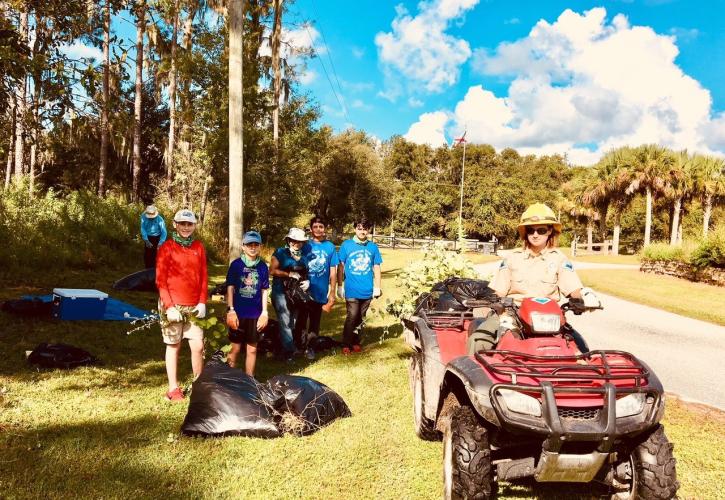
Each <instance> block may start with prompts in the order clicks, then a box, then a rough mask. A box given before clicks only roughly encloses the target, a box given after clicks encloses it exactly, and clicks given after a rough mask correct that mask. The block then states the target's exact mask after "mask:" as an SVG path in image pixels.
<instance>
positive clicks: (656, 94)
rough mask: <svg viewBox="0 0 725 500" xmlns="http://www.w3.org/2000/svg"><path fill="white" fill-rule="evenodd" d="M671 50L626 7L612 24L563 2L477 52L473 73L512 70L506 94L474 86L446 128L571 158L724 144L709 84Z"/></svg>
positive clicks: (724, 122) (665, 38) (671, 44)
mask: <svg viewBox="0 0 725 500" xmlns="http://www.w3.org/2000/svg"><path fill="white" fill-rule="evenodd" d="M677 54H678V49H677V46H676V40H675V38H674V37H673V36H669V35H662V34H658V33H656V32H654V31H653V30H652V29H651V28H649V27H646V26H631V25H630V24H629V21H628V20H627V18H626V17H624V16H622V15H617V16H615V17H614V18H613V19H612V20H611V22H608V21H607V17H606V11H605V9H603V8H595V9H592V10H589V11H587V12H584V13H583V14H578V13H576V12H573V11H571V10H568V9H567V10H565V11H564V12H563V13H562V14H561V15H560V16H559V18H558V19H557V20H556V21H555V22H554V23H548V22H547V21H544V20H541V21H539V22H538V23H537V24H536V25H535V26H534V27H533V29H532V30H531V31H530V33H529V35H528V36H527V37H525V38H522V39H520V40H517V41H514V42H504V43H501V44H500V45H499V46H498V47H497V48H496V49H495V50H493V51H486V50H479V51H477V52H476V55H475V58H474V59H475V60H474V66H475V68H476V69H477V70H478V71H479V72H481V73H483V74H486V75H493V76H510V77H512V81H511V84H510V86H509V88H508V95H507V96H505V97H498V96H496V95H494V94H493V93H492V92H490V91H488V90H485V89H484V88H483V87H482V86H481V85H477V86H473V87H471V88H470V89H469V90H468V92H467V93H466V95H465V97H464V98H463V100H461V101H460V102H459V103H458V104H457V105H456V107H455V111H454V113H453V117H452V119H451V123H452V126H451V129H452V130H460V129H463V128H467V130H468V137H469V138H470V139H471V140H472V141H473V142H482V143H489V144H493V145H494V146H495V147H497V148H504V147H515V148H517V149H520V150H521V151H522V152H540V153H554V152H557V153H565V154H567V155H568V157H569V159H570V161H572V162H575V163H592V162H594V161H596V159H597V158H598V157H599V156H600V155H601V154H602V152H603V151H606V150H608V149H610V148H613V147H618V146H622V145H638V144H642V143H649V142H655V143H659V144H661V145H664V146H668V147H671V148H675V149H680V148H688V149H690V150H694V151H702V152H708V153H712V152H715V151H717V150H719V151H723V150H725V148H724V147H723V146H725V117H724V116H723V115H719V116H718V117H716V118H713V116H712V110H711V103H712V99H711V97H710V92H709V91H708V90H707V89H705V88H703V87H702V85H700V83H699V82H698V81H696V80H695V79H693V78H691V77H690V76H688V75H687V74H685V73H684V72H683V71H682V70H681V68H679V67H678V66H677V64H676V63H675V58H676V57H677ZM424 123H427V124H428V126H429V127H432V128H431V130H430V131H429V132H430V133H435V130H437V129H435V128H434V127H435V126H436V125H437V124H435V123H431V122H430V121H427V122H424V121H423V120H422V117H421V121H419V122H418V123H417V124H415V125H417V126H418V129H417V130H416V136H420V137H425V136H426V132H424V131H422V130H420V127H422V126H423V124H424ZM411 129H412V127H411ZM409 133H410V132H409ZM582 145H587V146H582ZM592 145H593V146H592Z"/></svg>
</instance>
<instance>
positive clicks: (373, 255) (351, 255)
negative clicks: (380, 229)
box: [337, 217, 383, 354]
mask: <svg viewBox="0 0 725 500" xmlns="http://www.w3.org/2000/svg"><path fill="white" fill-rule="evenodd" d="M370 226H371V224H370V223H369V222H368V220H367V219H365V218H364V217H361V218H360V219H359V220H357V221H356V222H354V224H353V227H354V228H355V236H353V238H352V239H350V240H346V241H344V242H343V243H342V245H340V250H339V251H338V253H337V255H338V258H339V260H340V265H339V266H338V270H337V284H338V286H337V295H338V296H339V297H340V298H341V299H345V305H346V306H347V317H346V318H345V326H344V329H343V332H342V342H343V343H344V344H345V347H344V348H343V349H342V352H343V353H344V354H350V352H360V350H361V348H360V329H361V328H362V323H363V318H364V317H365V313H366V312H367V310H368V307H370V302H371V301H372V299H374V298H375V299H376V298H378V297H380V296H381V295H382V294H383V292H382V290H381V288H380V283H381V273H380V264H382V263H383V258H382V256H381V255H380V250H379V249H378V246H377V245H376V244H375V243H373V242H372V241H368V231H370ZM343 281H344V283H345V284H344V286H343Z"/></svg>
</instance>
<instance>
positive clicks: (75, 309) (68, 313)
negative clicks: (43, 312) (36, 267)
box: [53, 288, 108, 320]
mask: <svg viewBox="0 0 725 500" xmlns="http://www.w3.org/2000/svg"><path fill="white" fill-rule="evenodd" d="M107 303H108V294H107V293H103V292H101V291H99V290H89V289H85V288H54V289H53V317H54V318H58V319H71V320H73V319H103V315H104V314H105V313H106V304H107Z"/></svg>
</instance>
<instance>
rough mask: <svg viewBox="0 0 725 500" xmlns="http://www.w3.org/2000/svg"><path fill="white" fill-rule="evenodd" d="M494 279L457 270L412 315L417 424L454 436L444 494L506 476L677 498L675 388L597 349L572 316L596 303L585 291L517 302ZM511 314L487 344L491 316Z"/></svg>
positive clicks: (489, 489) (447, 448) (421, 429)
mask: <svg viewBox="0 0 725 500" xmlns="http://www.w3.org/2000/svg"><path fill="white" fill-rule="evenodd" d="M486 285H487V283H486V282H485V281H479V280H462V279H458V278H451V279H449V280H447V281H445V282H443V283H440V284H438V285H436V287H434V289H433V291H432V292H431V293H429V294H425V295H424V296H422V297H421V298H420V299H419V303H418V306H417V308H416V310H415V313H414V314H413V315H412V316H410V317H408V318H406V319H404V320H403V323H404V326H405V330H404V337H405V341H406V342H407V343H408V344H409V345H410V346H411V347H412V348H413V350H414V351H415V353H414V354H413V356H412V357H411V361H410V384H411V390H412V391H413V415H414V422H415V430H416V433H417V434H418V436H419V437H421V438H422V439H426V440H439V439H441V437H442V438H443V441H444V448H443V450H444V451H443V477H444V497H445V498H446V499H450V498H480V499H485V498H492V497H493V496H495V493H496V489H497V486H496V484H497V481H501V480H512V479H519V478H526V477H533V478H534V480H536V481H538V482H578V483H588V482H596V483H599V484H601V485H603V486H602V487H601V488H602V489H604V488H607V491H608V492H609V493H608V494H609V495H611V498H613V499H635V498H642V499H666V498H673V497H674V496H675V494H676V492H677V488H678V487H679V483H678V482H677V479H676V471H675V459H674V457H673V455H672V444H670V443H669V441H668V440H667V437H666V436H665V433H664V429H663V427H662V425H661V424H660V423H659V422H660V419H661V418H662V415H663V413H664V393H663V389H662V385H661V384H660V381H659V380H658V379H657V377H656V376H655V374H654V373H653V372H652V371H651V370H650V369H649V367H648V366H647V365H646V364H645V363H643V362H642V361H640V360H639V359H637V358H636V357H634V356H633V355H631V354H629V353H626V352H623V351H614V350H599V351H588V349H587V347H586V344H585V343H584V342H583V340H582V339H581V337H579V336H578V334H577V333H576V332H575V331H574V330H573V328H571V326H570V325H568V324H567V323H566V320H565V316H564V313H565V312H566V311H572V312H574V313H575V314H581V313H582V312H584V311H585V310H587V309H586V308H585V307H584V306H583V303H581V301H576V300H574V299H572V300H570V301H569V302H567V303H565V304H564V305H563V306H561V307H560V306H559V304H557V303H556V302H555V301H553V300H550V299H537V298H533V299H524V301H523V303H522V304H521V306H520V307H517V306H515V305H514V304H513V302H512V301H511V300H510V299H498V298H496V297H495V295H493V294H492V292H491V290H490V289H488V288H487V286H486ZM504 312H505V313H506V314H507V315H508V317H512V318H516V319H517V321H514V322H513V326H511V324H509V325H508V326H505V327H504V328H499V329H498V331H496V332H489V335H490V338H491V340H490V341H489V345H486V338H485V335H484V336H483V337H481V335H480V333H481V326H482V324H483V323H488V324H489V325H490V324H496V323H497V322H498V319H497V318H498V316H499V315H501V314H502V313H504ZM492 322H493V323H492ZM500 323H501V324H504V321H501V322H500ZM489 330H491V329H490V328H489ZM477 337H478V340H479V341H482V342H483V343H481V342H472V340H475V339H476V338H477Z"/></svg>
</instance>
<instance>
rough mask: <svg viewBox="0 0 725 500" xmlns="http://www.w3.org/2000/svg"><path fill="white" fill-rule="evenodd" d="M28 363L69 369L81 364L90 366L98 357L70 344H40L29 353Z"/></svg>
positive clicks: (40, 366)
mask: <svg viewBox="0 0 725 500" xmlns="http://www.w3.org/2000/svg"><path fill="white" fill-rule="evenodd" d="M28 363H30V364H31V365H35V366H36V367H38V368H62V369H65V370H69V369H71V368H77V367H79V366H90V365H94V364H96V363H98V359H97V358H96V357H95V356H93V355H92V354H91V353H89V352H88V351H84V350H83V349H81V348H80V347H75V346H72V345H68V344H48V343H45V342H44V343H42V344H39V345H38V346H37V347H36V348H35V349H33V351H32V352H31V353H30V354H28Z"/></svg>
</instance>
